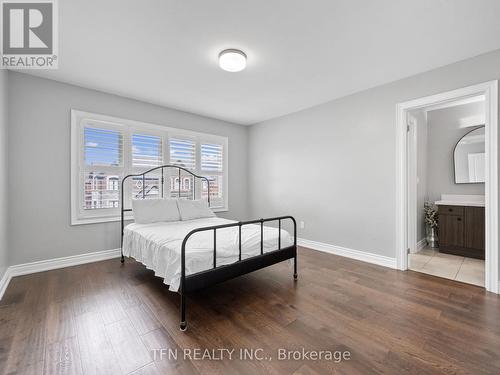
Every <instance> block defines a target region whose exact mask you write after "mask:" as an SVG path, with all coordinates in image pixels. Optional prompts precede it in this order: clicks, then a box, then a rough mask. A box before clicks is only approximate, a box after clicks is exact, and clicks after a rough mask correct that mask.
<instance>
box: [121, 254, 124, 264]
mask: <svg viewBox="0 0 500 375" xmlns="http://www.w3.org/2000/svg"><path fill="white" fill-rule="evenodd" d="M120 262H122V263H125V257H124V256H123V255H122V259H121V260H120Z"/></svg>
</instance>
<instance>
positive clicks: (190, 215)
mask: <svg viewBox="0 0 500 375" xmlns="http://www.w3.org/2000/svg"><path fill="white" fill-rule="evenodd" d="M177 207H179V213H180V215H181V220H193V219H201V218H203V217H214V216H215V214H214V213H213V211H212V210H211V209H210V208H208V204H207V201H205V200H202V199H198V200H188V199H178V200H177Z"/></svg>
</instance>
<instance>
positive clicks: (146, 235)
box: [123, 217, 293, 291]
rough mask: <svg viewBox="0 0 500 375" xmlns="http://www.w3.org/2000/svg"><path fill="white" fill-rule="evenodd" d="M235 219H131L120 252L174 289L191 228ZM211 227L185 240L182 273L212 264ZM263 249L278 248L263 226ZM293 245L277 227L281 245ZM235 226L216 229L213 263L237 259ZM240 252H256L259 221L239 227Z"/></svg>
mask: <svg viewBox="0 0 500 375" xmlns="http://www.w3.org/2000/svg"><path fill="white" fill-rule="evenodd" d="M229 223H235V221H232V220H227V219H222V218H218V217H211V218H205V219H195V220H187V221H175V222H159V223H151V224H137V223H132V224H129V225H127V226H126V227H125V230H124V236H123V254H124V255H126V256H129V257H132V258H134V259H135V260H137V261H138V262H141V263H142V264H144V265H145V266H146V267H147V268H148V269H151V270H153V271H154V272H155V275H156V276H158V277H161V278H163V281H164V283H165V284H167V285H169V289H170V290H171V291H178V289H179V285H180V279H181V246H182V241H183V239H184V237H185V236H186V235H187V234H188V233H189V232H190V231H191V230H193V229H196V228H201V227H209V226H214V225H221V224H229ZM213 243H214V241H213V231H212V230H210V231H204V232H198V233H195V234H193V235H192V236H191V237H190V238H189V240H188V241H187V244H186V275H190V274H194V273H197V272H200V271H204V270H208V269H211V268H213ZM263 243H264V246H263V247H264V252H269V251H274V250H277V249H278V229H277V228H273V227H268V226H264V241H263ZM291 245H293V240H292V236H290V234H289V233H288V232H287V231H285V230H283V229H282V230H281V248H284V247H287V246H291ZM238 247H239V241H238V227H237V226H236V227H230V228H224V229H218V230H217V258H216V264H217V266H221V265H227V264H231V263H234V262H236V261H237V260H238V254H239V251H238ZM241 248H242V250H241V254H242V259H246V258H249V257H252V256H255V255H259V254H260V224H257V225H255V224H249V225H244V226H242V228H241Z"/></svg>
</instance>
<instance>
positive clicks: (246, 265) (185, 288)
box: [120, 165, 298, 331]
mask: <svg viewBox="0 0 500 375" xmlns="http://www.w3.org/2000/svg"><path fill="white" fill-rule="evenodd" d="M165 168H177V169H178V176H179V188H178V197H179V198H180V197H181V172H182V171H184V172H186V173H188V174H189V175H191V176H192V178H193V182H195V181H196V180H195V178H198V179H201V180H205V181H206V182H207V200H208V205H209V207H210V181H209V180H208V178H206V177H204V176H199V175H196V174H195V173H193V172H191V171H190V170H188V169H186V168H183V167H180V166H177V165H162V166H159V167H156V168H152V169H149V170H147V171H145V172H143V173H139V174H130V175H127V176H125V177H124V178H123V180H122V183H121V191H120V194H121V263H124V262H125V258H124V256H123V235H124V228H125V224H124V222H125V220H126V219H125V212H129V211H132V208H124V186H125V185H124V184H125V181H126V180H127V179H129V178H133V177H142V182H143V183H142V198H143V199H144V198H146V196H147V192H146V184H145V180H146V175H147V174H150V173H152V172H154V171H157V170H160V169H161V184H162V189H161V192H162V198H163V195H164V193H163V191H164V189H163V186H164V169H165ZM192 186H193V194H192V196H193V199H194V198H196V190H195V186H196V183H193V185H192ZM150 190H151V189H150ZM139 194H141V192H139ZM283 220H291V221H292V223H293V245H292V246H287V247H285V248H281V224H282V221H283ZM275 221H277V222H278V249H276V250H273V251H268V252H265V253H264V223H266V222H275ZM252 224H253V225H255V224H260V254H259V255H256V256H252V257H249V258H245V259H242V256H241V227H242V226H244V225H252ZM231 227H238V228H239V230H238V242H239V246H238V250H239V254H238V261H236V262H234V263H231V264H228V265H223V266H217V230H218V229H225V228H231ZM206 231H213V236H214V237H213V238H214V242H213V248H214V250H213V257H214V258H213V268H211V269H208V270H205V271H200V272H197V273H194V274H191V275H186V267H185V266H186V244H187V241H188V239H189V238H190V237H191V236H192V235H193V234H195V233H199V232H206ZM292 258H293V260H294V265H293V278H294V280H297V277H298V275H297V223H296V221H295V219H294V218H293V217H292V216H278V217H271V218H266V219H257V220H249V221H239V222H235V223H230V224H222V225H214V226H210V227H202V228H196V229H193V230H192V231H191V232H189V233H188V234H187V235H186V236H185V237H184V240H183V241H182V246H181V280H180V287H179V294H180V295H181V306H180V316H181V322H180V329H181V331H185V330H186V329H187V321H186V294H187V293H190V292H193V291H196V290H199V289H202V288H206V287H209V286H211V285H214V284H217V283H220V282H223V281H226V280H230V279H232V278H235V277H238V276H241V275H245V274H247V273H250V272H253V271H256V270H259V269H261V268H265V267H268V266H271V265H273V264H276V263H279V262H282V261H285V260H287V259H292Z"/></svg>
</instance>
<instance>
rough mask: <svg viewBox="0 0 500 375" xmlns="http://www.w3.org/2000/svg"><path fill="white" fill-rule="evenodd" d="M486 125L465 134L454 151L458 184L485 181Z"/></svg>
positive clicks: (456, 181)
mask: <svg viewBox="0 0 500 375" xmlns="http://www.w3.org/2000/svg"><path fill="white" fill-rule="evenodd" d="M484 156H485V141H484V126H480V127H478V128H476V129H473V130H471V131H470V132H468V133H467V134H465V135H464V136H463V137H462V138H461V139H460V140H459V141H458V142H457V144H456V146H455V151H454V152H453V161H454V165H455V183H456V184H477V183H484V176H485V172H486V163H485V159H484Z"/></svg>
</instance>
